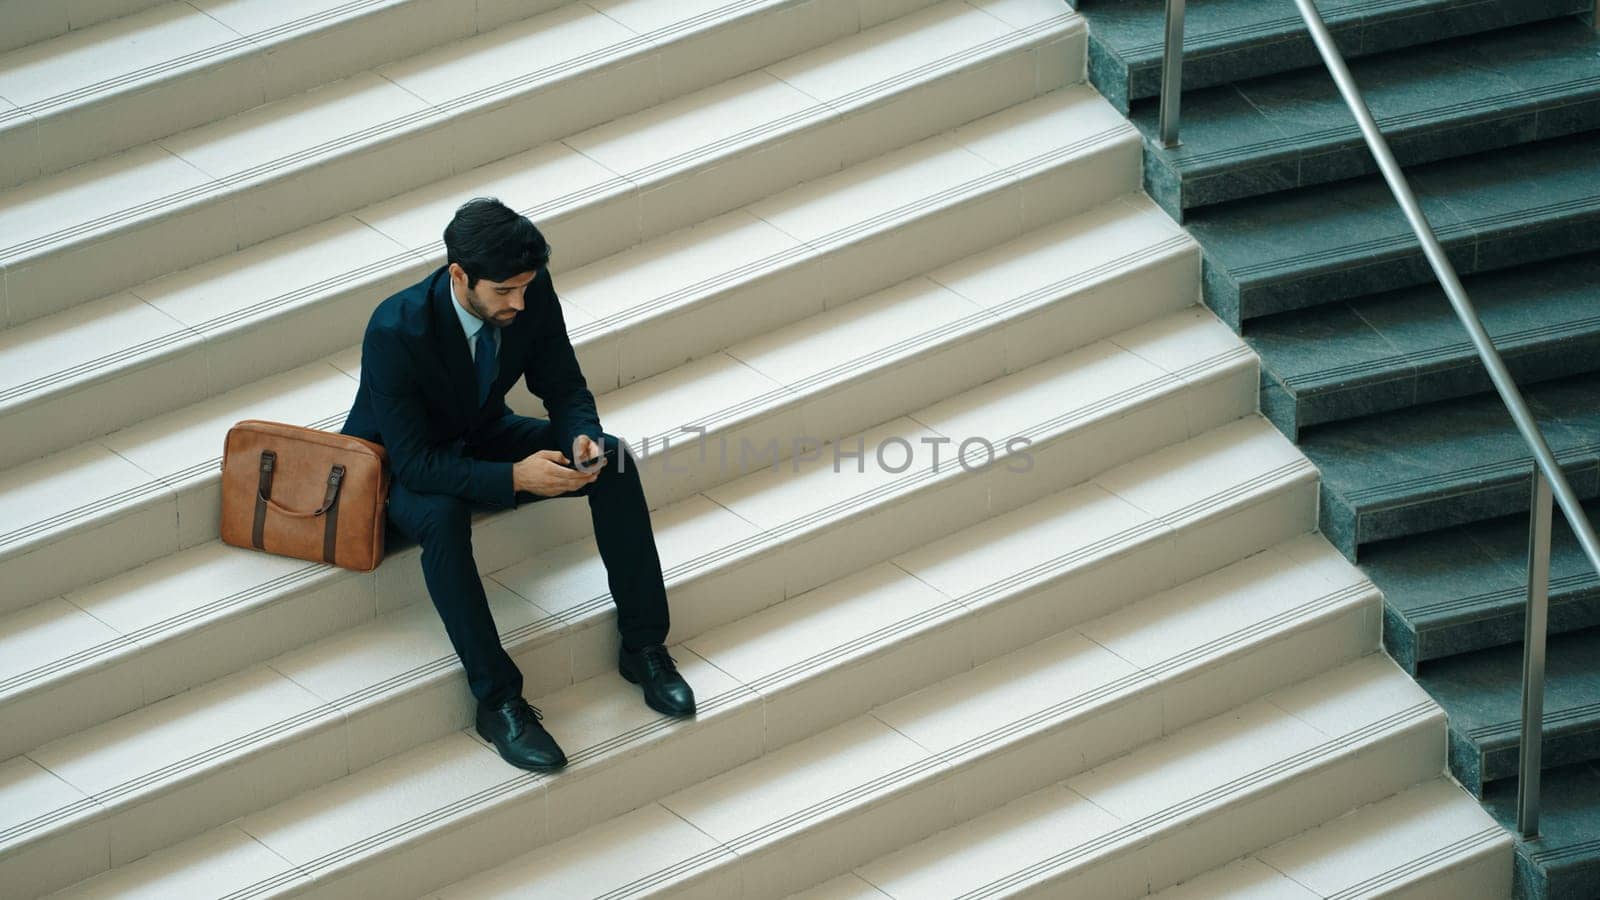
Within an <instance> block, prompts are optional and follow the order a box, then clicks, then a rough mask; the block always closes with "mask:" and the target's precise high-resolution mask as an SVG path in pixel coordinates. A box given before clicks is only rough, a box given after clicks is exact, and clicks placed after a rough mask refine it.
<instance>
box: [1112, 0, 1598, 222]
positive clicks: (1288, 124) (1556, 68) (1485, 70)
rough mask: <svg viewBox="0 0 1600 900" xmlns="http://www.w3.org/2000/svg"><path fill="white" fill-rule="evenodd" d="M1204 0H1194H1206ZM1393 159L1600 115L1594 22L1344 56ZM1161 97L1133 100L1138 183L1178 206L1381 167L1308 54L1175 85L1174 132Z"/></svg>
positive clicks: (1544, 132)
mask: <svg viewBox="0 0 1600 900" xmlns="http://www.w3.org/2000/svg"><path fill="white" fill-rule="evenodd" d="M1204 5H1205V4H1197V7H1198V6H1204ZM1350 69H1351V73H1352V74H1353V75H1354V76H1355V79H1356V83H1357V84H1359V85H1360V87H1361V90H1362V93H1363V94H1364V95H1365V97H1366V100H1367V105H1368V106H1369V107H1370V108H1371V110H1372V113H1373V115H1374V117H1375V118H1376V119H1377V121H1378V124H1379V126H1380V127H1381V128H1382V129H1383V133H1384V136H1385V137H1386V138H1387V139H1388V141H1389V145H1390V147H1391V149H1393V151H1394V154H1395V158H1396V159H1398V160H1399V161H1400V163H1401V165H1410V164H1412V163H1421V162H1431V161H1434V160H1439V159H1447V158H1450V157H1456V156H1465V155H1467V154H1470V153H1477V152H1481V151H1484V150H1492V149H1496V148H1500V147H1509V146H1514V145H1517V144H1522V143H1526V142H1528V141H1535V140H1543V139H1545V138H1550V137H1559V136H1561V135H1566V134H1573V133H1576V132H1579V131H1586V130H1588V129H1591V128H1597V127H1600V35H1596V34H1595V32H1594V31H1593V30H1592V29H1590V28H1589V27H1588V26H1587V25H1585V24H1583V23H1582V22H1580V21H1578V20H1577V19H1574V18H1571V17H1566V18H1561V19H1556V20H1551V21H1544V22H1535V23H1532V24H1528V25H1523V26H1520V27H1515V28H1506V29H1503V30H1500V31H1492V32H1487V33H1483V34H1475V35H1471V36H1469V37H1463V38H1458V39H1455V40H1449V41H1442V42H1439V43H1435V44H1429V45H1427V46H1424V47H1414V48H1408V49H1405V50H1398V51H1392V52H1388V53H1382V54H1378V55H1376V56H1372V57H1368V58H1365V59H1359V60H1356V61H1354V62H1352V63H1351V66H1350ZM1158 111H1159V103H1158V102H1156V101H1155V100H1149V101H1141V102H1138V103H1135V104H1134V109H1133V114H1132V116H1131V118H1132V120H1133V122H1134V124H1135V125H1137V126H1138V127H1139V129H1140V131H1141V132H1143V133H1144V136H1145V145H1144V147H1145V171H1144V178H1145V189H1146V190H1147V191H1148V192H1149V193H1150V195H1151V196H1152V197H1154V198H1155V199H1156V202H1157V203H1160V204H1161V205H1162V207H1164V208H1165V209H1166V210H1167V212H1168V213H1169V214H1170V215H1172V217H1173V218H1175V219H1178V220H1180V221H1181V220H1182V219H1183V217H1184V210H1186V209H1191V208H1195V207H1201V206H1207V205H1210V204H1215V203H1221V202H1224V201H1228V200H1235V199H1238V198H1241V197H1252V196H1257V195H1260V194H1269V193H1273V192H1275V191H1280V190H1284V189H1286V188H1293V187H1305V186H1307V185H1313V184H1322V183H1326V182H1331V181H1338V180H1341V179H1345V178H1350V177H1353V176H1356V175H1361V174H1365V173H1369V172H1375V171H1377V163H1376V162H1375V160H1374V159H1373V157H1372V154H1371V152H1370V151H1368V149H1367V145H1366V142H1365V141H1364V140H1363V139H1362V137H1361V132H1360V130H1359V129H1358V128H1357V127H1356V121H1355V117H1354V116H1352V115H1351V114H1350V111H1349V109H1348V108H1347V107H1346V106H1345V103H1344V100H1343V98H1342V97H1340V95H1339V91H1338V89H1337V87H1336V86H1335V85H1334V83H1333V79H1332V78H1330V77H1328V73H1327V71H1326V70H1325V69H1324V68H1323V67H1322V66H1321V65H1316V66H1312V67H1310V68H1305V69H1300V70H1297V71H1294V72H1287V73H1283V74H1279V75H1274V76H1271V77H1266V78H1257V79H1254V80H1250V81H1243V82H1237V83H1234V84H1228V85H1223V86H1219V87H1214V88H1209V89H1206V90H1200V91H1189V92H1185V94H1184V97H1183V131H1182V137H1183V143H1182V144H1181V145H1180V146H1178V147H1176V148H1173V149H1170V150H1169V149H1166V148H1163V147H1162V146H1161V145H1160V142H1159V141H1158V140H1156V139H1155V138H1156V135H1157V133H1158V124H1157V122H1158Z"/></svg>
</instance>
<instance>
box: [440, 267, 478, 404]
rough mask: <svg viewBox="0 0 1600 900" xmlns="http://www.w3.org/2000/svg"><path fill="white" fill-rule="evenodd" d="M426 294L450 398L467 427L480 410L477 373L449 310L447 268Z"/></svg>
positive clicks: (465, 338)
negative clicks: (438, 341)
mask: <svg viewBox="0 0 1600 900" xmlns="http://www.w3.org/2000/svg"><path fill="white" fill-rule="evenodd" d="M428 294H429V300H430V304H429V305H430V306H431V307H432V309H433V325H434V333H436V334H438V335H439V336H440V339H441V340H440V343H441V344H442V346H441V347H439V356H440V358H441V359H443V360H444V368H445V372H446V374H447V375H448V376H449V379H450V384H451V388H452V396H454V397H455V399H456V402H457V406H456V409H457V411H458V412H459V413H460V414H461V418H462V420H463V421H465V422H467V423H469V424H470V423H471V422H472V420H473V419H475V418H476V417H477V414H478V410H479V409H480V407H481V404H479V403H478V373H477V370H476V369H474V368H473V366H472V354H470V353H469V352H468V351H467V335H466V332H464V331H462V330H461V320H460V319H458V318H457V317H456V313H455V310H454V309H452V308H451V306H452V304H454V303H455V302H456V300H455V297H453V296H452V295H451V291H450V275H449V269H448V268H441V269H439V271H438V273H437V274H435V276H434V279H433V285H432V287H431V288H430V290H429V292H428ZM486 327H487V326H486Z"/></svg>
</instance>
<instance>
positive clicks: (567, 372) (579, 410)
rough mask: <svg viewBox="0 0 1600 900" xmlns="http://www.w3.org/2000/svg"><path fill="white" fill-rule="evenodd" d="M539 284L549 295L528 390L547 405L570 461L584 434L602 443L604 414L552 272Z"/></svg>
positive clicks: (545, 273) (543, 275) (531, 362)
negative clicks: (586, 374)
mask: <svg viewBox="0 0 1600 900" xmlns="http://www.w3.org/2000/svg"><path fill="white" fill-rule="evenodd" d="M539 281H540V282H542V284H543V291H544V293H545V295H546V296H545V297H544V299H543V301H542V305H543V306H544V309H545V320H544V322H543V323H541V325H540V328H539V345H538V346H537V347H535V348H534V351H533V354H532V356H531V357H530V358H529V368H528V373H527V383H528V390H530V391H532V392H533V393H534V394H536V395H538V397H539V399H540V400H543V401H544V405H545V409H546V410H547V411H549V413H550V424H551V426H552V427H553V429H554V433H555V435H556V439H557V440H559V441H560V442H561V443H560V448H561V452H562V453H565V454H567V455H568V456H569V457H570V456H571V455H572V442H573V441H574V440H576V439H577V437H578V435H580V434H587V435H588V436H589V437H591V438H593V439H594V441H595V443H600V430H601V429H600V414H599V412H598V411H597V410H596V409H595V405H594V394H593V393H591V392H590V390H589V384H588V382H587V381H585V380H584V377H583V371H582V370H581V369H580V368H579V367H578V356H577V354H576V353H574V352H573V350H572V340H571V338H570V337H569V336H568V335H567V322H566V317H565V316H563V315H562V314H561V301H560V300H559V299H558V298H557V297H556V292H555V285H554V283H553V282H552V281H551V280H550V270H549V269H545V270H543V271H541V272H540V273H539Z"/></svg>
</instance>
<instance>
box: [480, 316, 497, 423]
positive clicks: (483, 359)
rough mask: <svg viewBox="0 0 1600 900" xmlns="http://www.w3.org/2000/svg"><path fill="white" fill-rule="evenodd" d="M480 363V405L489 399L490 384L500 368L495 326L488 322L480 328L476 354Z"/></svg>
mask: <svg viewBox="0 0 1600 900" xmlns="http://www.w3.org/2000/svg"><path fill="white" fill-rule="evenodd" d="M475 357H476V359H477V364H478V405H479V406H482V405H483V402H484V401H485V400H487V399H489V385H490V384H492V383H493V382H494V376H495V373H496V372H497V371H498V370H499V366H498V365H497V362H498V361H497V360H496V359H495V357H494V326H493V325H490V324H489V323H488V322H485V323H483V325H481V326H480V327H479V328H478V349H477V352H476V354H475Z"/></svg>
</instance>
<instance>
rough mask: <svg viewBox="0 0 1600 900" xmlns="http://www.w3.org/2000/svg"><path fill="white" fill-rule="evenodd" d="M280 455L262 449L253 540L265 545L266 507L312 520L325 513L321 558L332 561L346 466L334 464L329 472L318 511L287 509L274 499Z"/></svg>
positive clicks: (263, 546) (259, 546)
mask: <svg viewBox="0 0 1600 900" xmlns="http://www.w3.org/2000/svg"><path fill="white" fill-rule="evenodd" d="M277 463H278V454H277V453H275V452H273V451H271V450H263V451H261V481H260V484H259V486H258V487H257V488H256V515H255V522H254V523H253V527H252V528H251V534H250V539H251V543H252V544H254V545H255V547H256V549H257V550H261V549H265V547H266V525H267V507H268V506H271V507H272V508H273V509H275V510H277V511H278V512H280V513H282V514H284V515H286V516H293V517H295V518H297V519H309V518H312V517H314V516H320V515H322V514H324V513H326V514H327V516H328V518H327V519H326V520H325V521H324V523H323V529H322V558H323V560H325V561H326V562H329V563H332V562H333V561H334V560H333V554H334V549H335V547H336V546H337V545H338V534H339V506H338V504H339V487H340V485H342V484H343V483H344V466H342V465H339V464H338V463H335V464H334V466H333V468H332V470H330V471H329V472H328V493H327V494H326V495H325V496H324V497H323V498H322V506H321V507H319V508H318V509H317V510H316V511H315V512H295V511H294V510H292V509H285V508H284V507H282V506H280V505H279V504H278V503H277V502H276V501H274V500H273V499H272V473H273V470H274V469H276V468H277Z"/></svg>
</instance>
